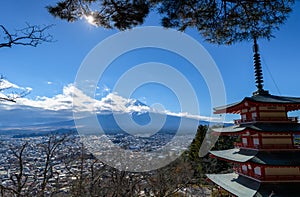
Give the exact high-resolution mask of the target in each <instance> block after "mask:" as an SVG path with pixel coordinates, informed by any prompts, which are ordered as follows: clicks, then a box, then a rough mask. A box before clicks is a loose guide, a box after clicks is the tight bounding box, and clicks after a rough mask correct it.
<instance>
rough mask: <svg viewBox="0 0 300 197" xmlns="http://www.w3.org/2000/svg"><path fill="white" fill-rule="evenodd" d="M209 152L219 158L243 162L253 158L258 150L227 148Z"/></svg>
mask: <svg viewBox="0 0 300 197" xmlns="http://www.w3.org/2000/svg"><path fill="white" fill-rule="evenodd" d="M210 153H211V154H212V155H213V156H215V157H218V158H221V159H225V160H229V161H233V162H238V163H244V162H247V161H249V160H251V159H252V158H254V157H255V155H256V154H257V153H258V151H256V150H246V149H238V148H234V149H229V150H221V151H210Z"/></svg>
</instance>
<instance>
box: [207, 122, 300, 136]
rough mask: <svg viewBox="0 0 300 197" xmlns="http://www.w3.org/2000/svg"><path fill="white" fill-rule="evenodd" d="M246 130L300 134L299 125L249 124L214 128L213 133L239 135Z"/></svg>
mask: <svg viewBox="0 0 300 197" xmlns="http://www.w3.org/2000/svg"><path fill="white" fill-rule="evenodd" d="M246 130H252V131H256V132H262V133H264V132H265V133H269V132H273V133H277V132H293V133H298V132H300V124H299V123H249V124H241V125H233V126H229V127H222V128H212V132H215V133H221V134H225V135H226V134H228V135H230V134H238V133H241V132H244V131H246Z"/></svg>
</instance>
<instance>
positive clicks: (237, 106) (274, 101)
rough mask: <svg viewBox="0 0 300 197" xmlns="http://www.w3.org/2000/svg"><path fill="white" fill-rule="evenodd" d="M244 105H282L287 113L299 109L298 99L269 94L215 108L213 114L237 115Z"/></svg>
mask: <svg viewBox="0 0 300 197" xmlns="http://www.w3.org/2000/svg"><path fill="white" fill-rule="evenodd" d="M245 103H247V104H249V105H254V106H255V105H259V106H263V105H264V104H265V105H266V106H267V105H284V106H286V108H287V111H294V110H298V109H300V98H297V97H286V96H274V95H271V94H257V95H253V96H252V97H245V98H244V99H243V100H242V101H240V102H236V103H233V104H229V105H225V106H221V107H215V108H214V110H215V112H214V113H215V114H222V113H233V114H239V113H240V112H241V109H243V108H244V106H245Z"/></svg>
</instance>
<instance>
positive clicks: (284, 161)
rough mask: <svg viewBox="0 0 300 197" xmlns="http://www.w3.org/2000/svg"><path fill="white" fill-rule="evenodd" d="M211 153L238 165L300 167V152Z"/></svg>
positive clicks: (234, 150)
mask: <svg viewBox="0 0 300 197" xmlns="http://www.w3.org/2000/svg"><path fill="white" fill-rule="evenodd" d="M210 153H211V154H212V155H213V156H215V157H217V158H220V159H224V160H227V161H232V162H237V163H245V162H251V163H255V164H260V165H270V166H278V167H284V166H286V167H287V166H300V152H299V151H294V152H291V153H290V154H286V153H283V152H280V151H279V152H276V151H272V152H259V151H257V150H248V149H238V148H235V149H229V150H222V151H210Z"/></svg>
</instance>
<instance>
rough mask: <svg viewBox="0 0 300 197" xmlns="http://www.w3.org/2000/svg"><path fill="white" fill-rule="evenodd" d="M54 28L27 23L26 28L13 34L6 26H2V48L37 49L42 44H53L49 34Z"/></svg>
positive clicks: (0, 25) (0, 31)
mask: <svg viewBox="0 0 300 197" xmlns="http://www.w3.org/2000/svg"><path fill="white" fill-rule="evenodd" d="M52 26H53V25H44V26H40V25H30V24H29V23H26V26H25V27H24V28H22V29H17V30H15V31H13V32H11V31H9V30H8V29H7V28H6V27H5V26H4V25H2V24H0V48H4V47H8V48H11V47H12V46H14V45H23V46H33V47H36V46H37V45H39V44H41V43H42V42H52V41H53V37H52V35H50V34H48V33H47V31H48V29H49V28H51V27H52Z"/></svg>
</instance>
